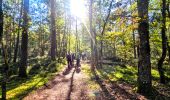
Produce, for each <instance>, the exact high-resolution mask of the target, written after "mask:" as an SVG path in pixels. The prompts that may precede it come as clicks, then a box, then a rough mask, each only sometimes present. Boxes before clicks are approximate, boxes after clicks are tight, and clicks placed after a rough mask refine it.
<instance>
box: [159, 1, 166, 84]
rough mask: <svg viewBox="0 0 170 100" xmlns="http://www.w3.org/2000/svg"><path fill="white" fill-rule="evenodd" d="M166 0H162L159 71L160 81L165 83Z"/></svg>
mask: <svg viewBox="0 0 170 100" xmlns="http://www.w3.org/2000/svg"><path fill="white" fill-rule="evenodd" d="M165 11H166V0H162V17H163V19H162V31H161V33H162V57H161V58H160V60H159V61H158V71H159V75H160V83H163V84H165V75H164V70H163V68H162V66H163V62H164V60H165V58H166V49H167V36H166V33H165V30H166V25H165V22H166V12H165Z"/></svg>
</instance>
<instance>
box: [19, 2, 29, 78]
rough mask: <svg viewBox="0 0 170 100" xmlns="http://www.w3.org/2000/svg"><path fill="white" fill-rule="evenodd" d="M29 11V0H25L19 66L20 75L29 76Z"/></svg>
mask: <svg viewBox="0 0 170 100" xmlns="http://www.w3.org/2000/svg"><path fill="white" fill-rule="evenodd" d="M28 11H29V0H24V15H23V31H22V41H21V64H20V68H19V77H27V73H26V69H27V56H28Z"/></svg>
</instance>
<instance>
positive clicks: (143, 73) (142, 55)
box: [137, 0, 152, 95]
mask: <svg viewBox="0 0 170 100" xmlns="http://www.w3.org/2000/svg"><path fill="white" fill-rule="evenodd" d="M148 5H149V0H138V2H137V6H138V15H139V17H140V21H139V26H138V32H139V58H138V92H139V93H141V94H143V95H149V94H150V93H151V91H152V81H151V62H150V45H149V24H148Z"/></svg>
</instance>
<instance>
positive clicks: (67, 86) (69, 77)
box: [24, 64, 104, 100]
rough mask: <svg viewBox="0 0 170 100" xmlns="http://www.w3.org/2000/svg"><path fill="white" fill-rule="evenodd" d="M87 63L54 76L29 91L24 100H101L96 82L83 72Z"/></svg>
mask: <svg viewBox="0 0 170 100" xmlns="http://www.w3.org/2000/svg"><path fill="white" fill-rule="evenodd" d="M87 70H90V67H89V65H87V64H86V65H85V64H82V66H81V70H76V69H75V68H72V69H71V70H70V71H69V72H68V71H67V72H68V73H67V72H66V73H65V72H64V73H65V74H66V75H65V74H64V75H63V72H61V73H60V74H57V75H56V77H55V78H54V79H53V80H51V81H50V82H48V83H47V84H45V85H44V86H43V87H41V88H40V89H38V90H36V91H34V92H32V93H30V94H29V95H28V96H26V97H25V98H24V100H70V99H71V100H89V99H90V100H91V99H92V100H103V98H104V97H103V96H102V94H101V93H102V92H101V89H100V87H99V85H98V84H97V83H95V81H92V80H91V77H90V76H89V75H87V74H85V71H87Z"/></svg>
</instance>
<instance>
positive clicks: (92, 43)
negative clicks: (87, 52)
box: [89, 0, 95, 71]
mask: <svg viewBox="0 0 170 100" xmlns="http://www.w3.org/2000/svg"><path fill="white" fill-rule="evenodd" d="M92 13H93V0H90V6H89V22H90V34H91V70H92V71H94V70H95V53H94V51H95V50H94V43H95V41H94V34H93V25H92V18H93V15H92Z"/></svg>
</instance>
